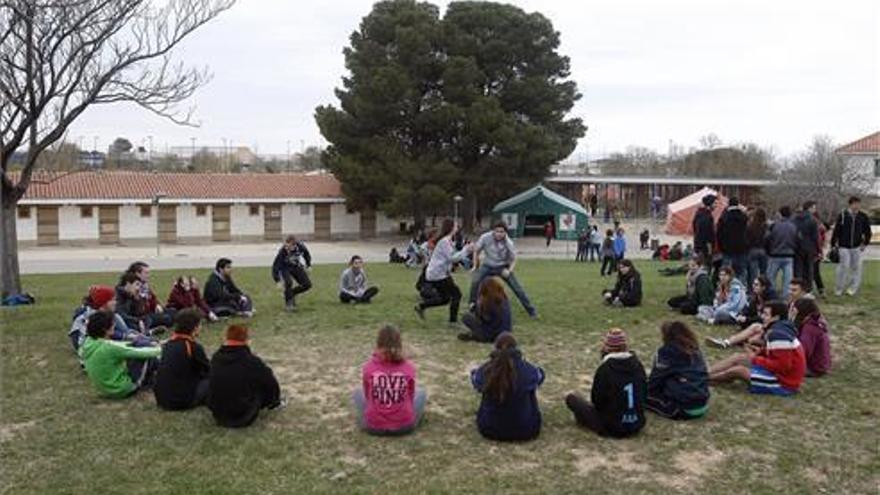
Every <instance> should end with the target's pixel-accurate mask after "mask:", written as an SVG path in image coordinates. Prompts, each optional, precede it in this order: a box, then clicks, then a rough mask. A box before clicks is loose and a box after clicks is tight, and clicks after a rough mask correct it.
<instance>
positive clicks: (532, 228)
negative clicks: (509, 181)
mask: <svg viewBox="0 0 880 495" xmlns="http://www.w3.org/2000/svg"><path fill="white" fill-rule="evenodd" d="M492 216H493V217H495V219H500V220H503V221H504V223H506V224H507V227H508V230H509V232H510V235H511V236H512V237H523V236H527V235H536V236H543V235H544V225H545V224H546V223H547V222H551V223H552V224H553V227H554V229H555V232H556V239H577V236H578V231H580V230H581V229H586V228H588V227H589V225H588V222H587V219H588V218H589V217H588V215H587V210H585V209H584V207H583V206H581V205H579V204H577V203H575V202H574V201H572V200H570V199H568V198H566V197H565V196H562V195H561V194H557V193H555V192H553V191H551V190H550V189H547V188H546V187H544V186H541V185H538V186H535V187H533V188H531V189H528V190H526V191H523V192H521V193H519V194H517V195H516V196H513V197H511V198H507V199H505V200H504V201H502V202H500V203H498V204H497V205H495V208H493V209H492Z"/></svg>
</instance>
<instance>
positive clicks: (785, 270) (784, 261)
mask: <svg viewBox="0 0 880 495" xmlns="http://www.w3.org/2000/svg"><path fill="white" fill-rule="evenodd" d="M780 270H781V271H782V286H781V287H780V286H779V285H776V275H777V274H778V273H779V271H780ZM793 270H794V258H777V257H775V256H770V258H769V259H768V261H767V278H768V279H770V284H771V285H772V286H773V287H774V288H775V289H776V293H777V294H782V299H788V285H789V284H790V283H791V277H792V271H793Z"/></svg>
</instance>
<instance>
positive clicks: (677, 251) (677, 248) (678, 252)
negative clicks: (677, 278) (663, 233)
mask: <svg viewBox="0 0 880 495" xmlns="http://www.w3.org/2000/svg"><path fill="white" fill-rule="evenodd" d="M683 259H684V249H683V248H682V247H681V241H677V242H676V243H675V244H673V245H672V248H671V249H670V250H669V260H670V261H681V260H683Z"/></svg>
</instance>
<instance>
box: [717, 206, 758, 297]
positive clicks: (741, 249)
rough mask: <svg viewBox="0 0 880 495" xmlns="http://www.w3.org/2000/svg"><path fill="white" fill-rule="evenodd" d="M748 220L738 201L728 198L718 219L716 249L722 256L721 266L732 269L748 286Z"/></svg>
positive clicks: (749, 281)
mask: <svg viewBox="0 0 880 495" xmlns="http://www.w3.org/2000/svg"><path fill="white" fill-rule="evenodd" d="M748 223H749V219H748V217H747V216H746V211H745V208H743V207H742V206H741V205H740V204H739V199H737V198H730V203H728V207H727V209H726V210H724V213H722V214H721V218H719V219H718V247H719V249H720V250H721V254H722V256H723V261H722V263H723V265H724V266H729V267H732V268H733V271H734V272H736V276H737V278H739V281H740V282H742V283H743V285H745V286H748V284H750V283H751V282H752V281H751V280H749V243H748V238H747V235H746V231H747V229H748Z"/></svg>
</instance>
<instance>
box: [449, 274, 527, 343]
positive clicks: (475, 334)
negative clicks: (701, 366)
mask: <svg viewBox="0 0 880 495" xmlns="http://www.w3.org/2000/svg"><path fill="white" fill-rule="evenodd" d="M461 322H462V323H464V325H465V326H466V327H467V328H468V331H466V332H462V333H460V334H458V338H459V339H460V340H475V341H477V342H495V338H496V337H498V335H500V334H501V332H511V331H513V322H512V316H511V314H510V301H509V300H508V299H507V294H506V293H505V292H504V286H503V285H502V283H501V279H499V278H498V277H489V278H487V279H485V280H483V283H482V284H480V295H479V297H478V298H477V305H476V306H475V307H474V312H473V313H467V314H465V315H464V316H463V317H462V318H461Z"/></svg>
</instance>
